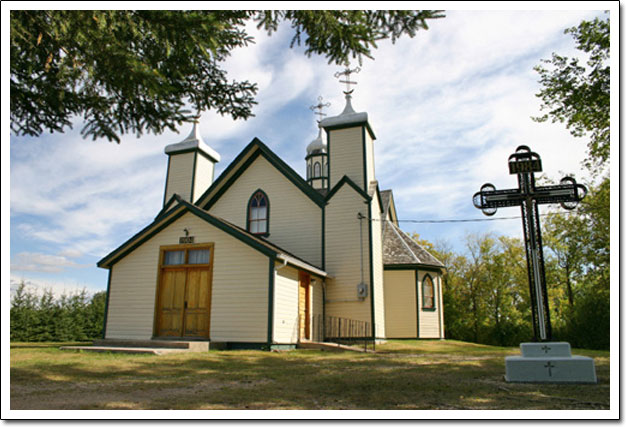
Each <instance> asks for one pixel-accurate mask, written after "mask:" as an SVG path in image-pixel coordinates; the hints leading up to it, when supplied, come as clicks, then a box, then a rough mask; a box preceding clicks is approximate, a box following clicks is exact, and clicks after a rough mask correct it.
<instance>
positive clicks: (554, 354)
mask: <svg viewBox="0 0 626 427" xmlns="http://www.w3.org/2000/svg"><path fill="white" fill-rule="evenodd" d="M520 348H521V351H522V355H521V356H508V357H506V358H505V366H506V374H505V376H504V379H505V380H506V381H507V382H532V383H596V382H598V380H597V378H596V367H595V365H594V363H593V359H592V358H590V357H585V356H572V352H571V349H570V345H569V343H566V342H544V343H522V344H521V345H520Z"/></svg>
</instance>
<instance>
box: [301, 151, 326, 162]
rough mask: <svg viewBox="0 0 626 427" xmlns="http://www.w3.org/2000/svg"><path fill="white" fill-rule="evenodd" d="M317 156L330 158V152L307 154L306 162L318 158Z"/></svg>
mask: <svg viewBox="0 0 626 427" xmlns="http://www.w3.org/2000/svg"><path fill="white" fill-rule="evenodd" d="M317 156H322V157H328V150H326V153H313V154H307V155H306V157H305V158H304V160H309V159H310V158H311V157H317Z"/></svg>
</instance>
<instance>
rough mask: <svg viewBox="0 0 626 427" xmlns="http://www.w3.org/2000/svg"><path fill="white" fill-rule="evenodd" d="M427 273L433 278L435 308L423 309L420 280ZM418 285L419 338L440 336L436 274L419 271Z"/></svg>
mask: <svg viewBox="0 0 626 427" xmlns="http://www.w3.org/2000/svg"><path fill="white" fill-rule="evenodd" d="M426 274H429V275H430V277H431V278H432V279H433V285H434V291H435V310H433V311H430V310H426V311H425V310H423V309H422V280H423V279H424V276H425V275H426ZM418 277H419V286H418V292H419V295H418V303H419V309H420V313H419V319H420V336H419V337H420V338H441V334H440V331H439V299H438V298H437V294H438V292H439V290H438V288H439V286H438V284H437V283H438V280H437V274H436V273H432V272H425V271H420V272H419V276H418Z"/></svg>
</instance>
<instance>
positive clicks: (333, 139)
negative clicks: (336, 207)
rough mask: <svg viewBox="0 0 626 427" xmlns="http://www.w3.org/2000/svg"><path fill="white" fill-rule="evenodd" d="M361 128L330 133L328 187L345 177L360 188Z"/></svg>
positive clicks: (361, 169) (361, 163)
mask: <svg viewBox="0 0 626 427" xmlns="http://www.w3.org/2000/svg"><path fill="white" fill-rule="evenodd" d="M362 132H363V128H362V127H361V126H358V127H353V128H348V129H338V130H331V131H330V139H329V141H330V143H329V147H330V148H329V150H330V151H329V158H330V159H329V160H330V162H329V166H330V187H329V188H333V187H334V186H335V184H337V182H339V181H340V180H341V178H343V176H344V175H347V176H348V177H349V178H350V179H351V180H352V181H354V183H355V184H357V185H358V186H359V187H360V188H362V189H364V190H366V189H367V188H366V186H365V185H364V183H363V174H364V171H363V134H362Z"/></svg>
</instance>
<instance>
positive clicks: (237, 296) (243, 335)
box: [106, 213, 268, 342]
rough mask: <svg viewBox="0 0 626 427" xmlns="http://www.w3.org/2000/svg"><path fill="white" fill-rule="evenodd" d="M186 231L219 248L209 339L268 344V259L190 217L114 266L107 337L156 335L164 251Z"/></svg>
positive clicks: (174, 223)
mask: <svg viewBox="0 0 626 427" xmlns="http://www.w3.org/2000/svg"><path fill="white" fill-rule="evenodd" d="M184 228H188V229H189V230H190V232H191V235H193V236H194V237H195V242H196V243H208V242H213V243H214V245H215V246H214V251H215V253H214V258H213V263H214V265H213V280H212V289H211V326H210V339H211V340H212V341H231V342H233V341H240V342H266V341H267V305H268V304H267V303H268V257H267V256H266V255H263V254H261V253H259V252H258V251H256V250H254V249H252V248H250V247H249V246H248V245H246V244H244V243H242V242H240V241H239V240H237V239H236V238H234V237H232V236H230V235H229V234H227V233H225V232H223V231H221V230H219V229H217V228H215V227H213V226H211V225H210V224H207V223H206V222H205V221H203V220H201V219H200V218H198V217H196V216H195V215H193V214H191V213H187V214H185V215H183V216H182V217H181V218H179V219H178V220H176V221H174V222H173V223H172V224H170V225H169V226H167V227H166V228H164V229H163V230H161V231H160V232H159V233H158V234H157V235H155V236H154V237H152V238H151V239H149V240H148V241H146V242H145V243H143V244H142V245H141V246H139V247H138V248H136V249H135V250H134V251H133V252H131V253H130V254H128V255H127V256H126V257H124V258H122V259H121V260H120V261H118V262H117V263H116V264H114V265H113V267H112V271H111V285H110V294H109V309H108V317H107V327H106V338H123V339H150V338H151V337H152V335H153V322H154V309H155V299H156V289H157V273H158V263H159V247H160V246H162V245H175V244H178V239H179V237H180V236H181V235H182V234H183V229H184Z"/></svg>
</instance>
